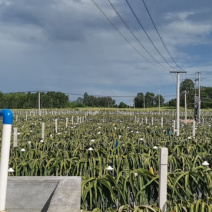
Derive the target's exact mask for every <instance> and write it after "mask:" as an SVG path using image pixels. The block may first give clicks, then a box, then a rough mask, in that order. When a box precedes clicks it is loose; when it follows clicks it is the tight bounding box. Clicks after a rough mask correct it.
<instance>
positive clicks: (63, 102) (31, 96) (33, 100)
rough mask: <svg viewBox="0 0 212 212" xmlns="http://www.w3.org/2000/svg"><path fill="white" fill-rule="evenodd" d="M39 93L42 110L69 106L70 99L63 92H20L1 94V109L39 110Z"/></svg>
mask: <svg viewBox="0 0 212 212" xmlns="http://www.w3.org/2000/svg"><path fill="white" fill-rule="evenodd" d="M39 93H40V107H41V108H65V107H68V106H69V97H68V96H67V95H66V94H64V93H62V92H54V91H51V92H36V93H31V92H28V93H24V92H18V93H9V94H3V93H2V92H0V108H10V109H29V108H38V102H39Z"/></svg>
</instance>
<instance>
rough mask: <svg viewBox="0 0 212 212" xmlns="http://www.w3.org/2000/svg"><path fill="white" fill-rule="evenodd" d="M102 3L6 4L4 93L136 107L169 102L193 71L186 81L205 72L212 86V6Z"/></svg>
mask: <svg viewBox="0 0 212 212" xmlns="http://www.w3.org/2000/svg"><path fill="white" fill-rule="evenodd" d="M95 2H96V4H97V5H95V4H94V2H93V1H92V0H0V67H1V83H0V91H1V92H3V93H9V92H20V91H24V92H27V91H38V90H42V91H60V92H64V93H68V94H70V99H71V100H75V99H76V98H77V97H80V94H84V93H85V92H87V93H88V94H89V95H100V96H129V97H113V99H116V103H119V102H121V101H123V102H125V103H127V104H131V105H132V102H133V96H136V95H137V93H139V92H143V93H146V92H148V91H149V92H153V93H155V94H156V95H157V94H158V92H159V90H160V93H161V94H162V95H163V96H164V97H165V99H166V101H167V100H169V99H170V98H175V96H176V74H171V73H169V71H173V70H179V71H182V70H187V74H181V81H182V80H184V79H186V78H190V79H192V80H194V79H195V78H197V74H195V72H198V71H200V72H201V85H203V86H211V87H212V84H211V78H212V1H211V0H203V1H200V0H145V2H144V3H145V5H146V7H145V5H144V3H143V1H142V0H128V1H126V0H110V1H109V0H95ZM110 2H111V4H112V5H111V4H110ZM97 6H98V7H99V8H98V7H97ZM112 6H113V7H114V8H115V10H116V11H117V12H118V14H117V12H116V11H115V10H114V8H113V7H112ZM100 10H101V11H102V12H103V13H104V14H105V15H106V16H107V18H106V17H105V16H104V15H103V13H102V12H101V11H100ZM147 11H148V12H149V13H148V12H147ZM149 14H150V15H151V18H152V20H153V23H154V25H155V27H156V29H157V31H158V33H159V34H158V33H157V31H156V29H155V27H154V25H153V23H152V21H151V19H150V16H149ZM143 29H144V30H145V31H144V30H143ZM159 35H160V37H159ZM162 41H163V42H162ZM73 94H79V95H73Z"/></svg>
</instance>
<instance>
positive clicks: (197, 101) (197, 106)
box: [194, 72, 201, 123]
mask: <svg viewBox="0 0 212 212" xmlns="http://www.w3.org/2000/svg"><path fill="white" fill-rule="evenodd" d="M197 73H198V78H197V79H195V99H194V101H195V102H194V106H195V108H194V115H195V116H196V117H197V115H198V122H199V123H200V121H201V118H200V115H201V111H200V110H201V98H200V74H201V72H197ZM196 81H198V90H199V91H198V98H197V97H196ZM195 109H196V110H195Z"/></svg>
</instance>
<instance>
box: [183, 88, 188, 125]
mask: <svg viewBox="0 0 212 212" xmlns="http://www.w3.org/2000/svg"><path fill="white" fill-rule="evenodd" d="M183 93H184V95H185V124H187V97H186V94H188V92H187V91H184V92H183Z"/></svg>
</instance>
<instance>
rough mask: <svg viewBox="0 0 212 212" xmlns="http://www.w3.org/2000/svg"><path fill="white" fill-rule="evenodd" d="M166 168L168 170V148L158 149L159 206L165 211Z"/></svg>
mask: <svg viewBox="0 0 212 212" xmlns="http://www.w3.org/2000/svg"><path fill="white" fill-rule="evenodd" d="M167 170H168V148H166V147H163V148H161V149H160V173H159V208H160V209H161V210H162V211H163V212H166V201H167Z"/></svg>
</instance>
